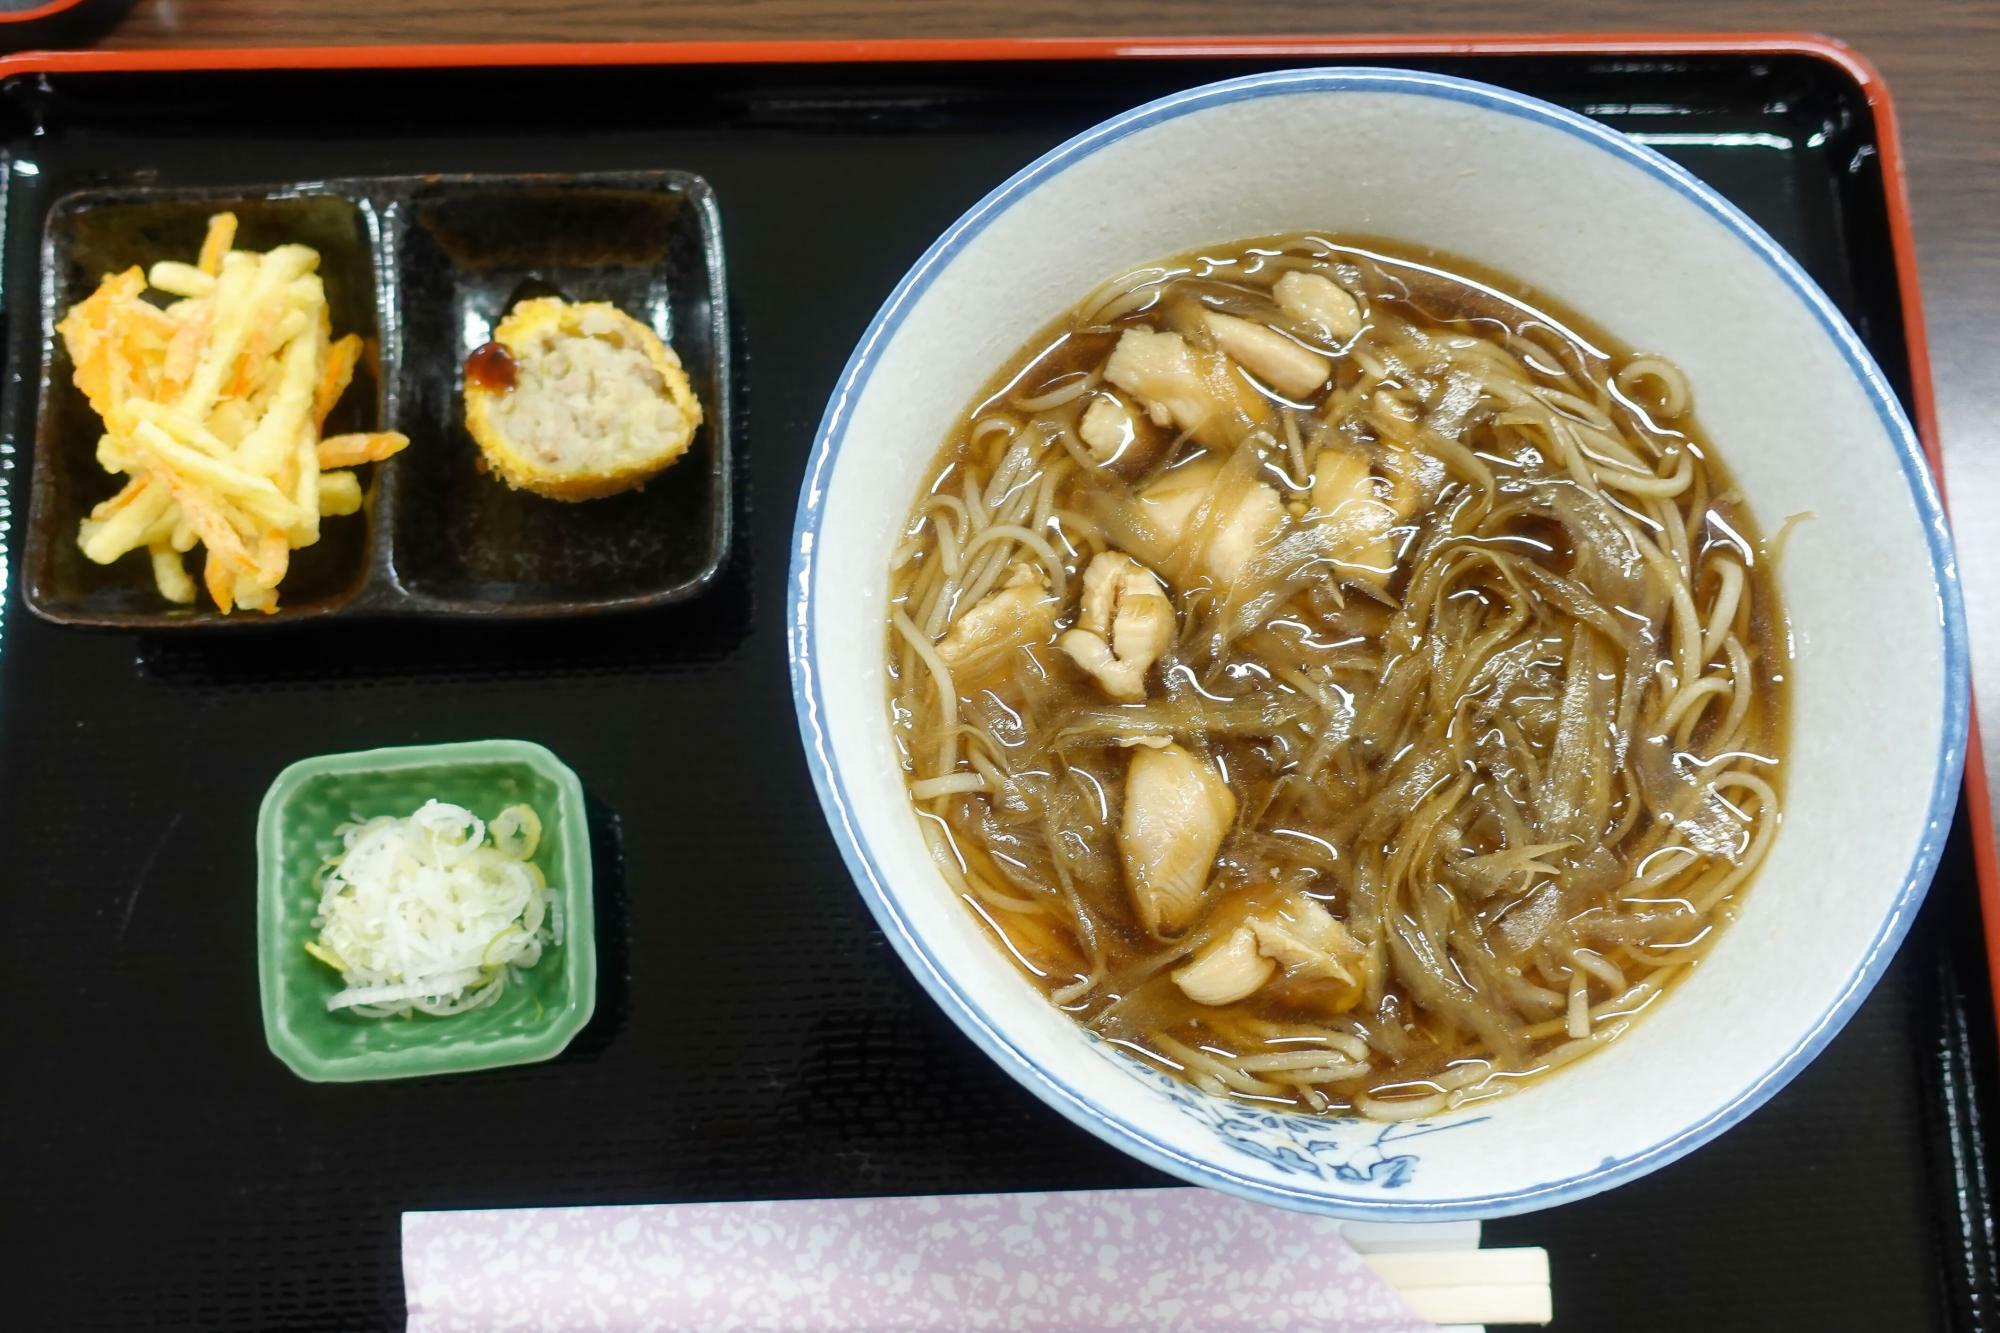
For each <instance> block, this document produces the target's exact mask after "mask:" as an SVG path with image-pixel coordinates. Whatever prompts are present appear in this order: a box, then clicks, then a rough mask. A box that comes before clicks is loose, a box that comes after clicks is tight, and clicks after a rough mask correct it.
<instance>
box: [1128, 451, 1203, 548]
mask: <svg viewBox="0 0 2000 1333" xmlns="http://www.w3.org/2000/svg"><path fill="white" fill-rule="evenodd" d="M1221 470H1222V469H1221V466H1220V464H1218V463H1217V462H1216V461H1215V460H1214V459H1212V458H1200V459H1196V460H1195V461H1194V462H1192V463H1183V464H1182V465H1180V466H1179V467H1176V468H1174V469H1172V470H1171V471H1169V472H1165V473H1163V474H1161V476H1160V478H1159V479H1158V480H1157V481H1155V482H1154V483H1153V484H1152V485H1150V486H1148V487H1146V489H1144V490H1142V491H1140V492H1139V495H1138V500H1139V515H1140V517H1142V518H1144V519H1145V520H1146V524H1147V526H1149V527H1150V528H1152V530H1153V533H1154V537H1155V539H1156V545H1154V546H1153V547H1151V548H1150V549H1148V550H1146V551H1142V552H1140V554H1141V555H1143V556H1144V557H1145V558H1146V559H1147V560H1148V561H1149V562H1151V563H1152V564H1156V565H1163V564H1166V563H1167V561H1168V560H1169V559H1170V558H1171V557H1172V556H1173V554H1174V552H1175V551H1176V550H1177V549H1178V548H1179V546H1180V544H1181V543H1182V542H1183V541H1185V540H1186V539H1187V535H1188V527H1189V525H1190V524H1191V523H1192V522H1193V521H1194V515H1195V511H1196V510H1197V509H1199V508H1201V504H1202V501H1204V500H1206V499H1208V495H1209V492H1210V491H1212V490H1214V489H1215V478H1216V475H1217V474H1218V473H1220V472H1221Z"/></svg>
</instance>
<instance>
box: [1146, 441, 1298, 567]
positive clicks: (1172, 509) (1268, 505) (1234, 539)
mask: <svg viewBox="0 0 2000 1333" xmlns="http://www.w3.org/2000/svg"><path fill="white" fill-rule="evenodd" d="M1221 470H1222V469H1221V467H1220V465H1218V464H1217V463H1215V462H1213V461H1211V460H1208V459H1201V460H1199V461H1197V462H1193V463H1189V464H1187V465H1185V466H1183V467H1177V468H1175V469H1174V470H1173V471H1171V472H1169V473H1167V474H1166V475H1165V476H1162V477H1161V478H1160V479H1159V480H1158V481H1156V482H1154V483H1153V484H1152V485H1150V486H1148V487H1146V489H1145V490H1143V491H1141V492H1139V512H1140V514H1141V515H1142V516H1143V517H1144V518H1145V520H1146V522H1147V524H1148V526H1150V527H1151V528H1152V529H1153V533H1154V543H1153V544H1152V545H1150V546H1149V547H1148V548H1147V549H1146V550H1144V551H1142V552H1140V554H1141V555H1144V556H1145V557H1147V558H1148V559H1149V560H1151V561H1152V562H1153V563H1154V564H1157V565H1169V564H1172V563H1173V561H1174V557H1175V556H1176V555H1177V554H1178V553H1179V551H1180V549H1181V548H1182V547H1183V546H1184V545H1185V544H1186V543H1187V541H1188V540H1189V539H1190V538H1191V537H1193V536H1194V535H1195V534H1194V532H1193V524H1194V517H1195V514H1196V513H1197V512H1198V511H1199V510H1200V508H1201V506H1202V504H1203V503H1204V502H1206V501H1208V500H1210V499H1211V498H1213V497H1214V496H1215V492H1216V481H1217V479H1218V477H1219V476H1220V474H1221ZM1285 521H1286V512H1285V505H1284V502H1283V501H1282V500H1280V499H1279V498H1278V492H1277V491H1276V490H1274V489H1272V488H1271V487H1270V486H1267V485H1265V484H1264V483H1263V482H1261V481H1259V482H1253V483H1252V484H1251V485H1250V486H1249V487H1248V488H1247V489H1246V490H1244V491H1243V492H1242V494H1241V495H1240V496H1239V497H1238V499H1237V500H1236V502H1235V503H1234V504H1233V505H1232V506H1231V507H1230V508H1229V510H1228V512H1226V513H1216V514H1211V515H1210V516H1209V518H1208V521H1207V523H1206V525H1205V527H1206V531H1207V547H1206V549H1205V550H1204V551H1203V552H1202V556H1201V562H1200V566H1199V571H1200V572H1201V573H1204V574H1206V575H1207V576H1208V577H1210V578H1211V579H1213V580H1215V581H1216V582H1217V583H1219V584H1222V585H1224V586H1227V585H1229V584H1231V583H1234V582H1235V581H1236V578H1237V576H1238V575H1240V574H1241V573H1242V572H1243V568H1244V566H1245V565H1247V564H1248V563H1249V562H1250V559H1251V557H1253V556H1254V555H1256V554H1257V553H1258V552H1259V551H1261V550H1263V549H1265V548H1266V547H1267V546H1269V545H1270V543H1271V542H1272V541H1273V540H1274V539H1275V538H1276V537H1277V536H1278V534H1279V533H1280V532H1282V531H1283V530H1284V526H1285ZM1183 567H1185V566H1183Z"/></svg>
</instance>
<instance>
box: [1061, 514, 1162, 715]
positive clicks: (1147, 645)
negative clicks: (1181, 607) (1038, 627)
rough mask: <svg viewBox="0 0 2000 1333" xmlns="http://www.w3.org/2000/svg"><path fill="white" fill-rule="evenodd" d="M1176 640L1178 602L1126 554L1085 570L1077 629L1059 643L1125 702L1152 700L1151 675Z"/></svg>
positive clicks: (1105, 554) (1111, 554) (1103, 557)
mask: <svg viewBox="0 0 2000 1333" xmlns="http://www.w3.org/2000/svg"><path fill="white" fill-rule="evenodd" d="M1173 641H1174V604H1173V603H1172V602H1170V601H1168V600H1167V589H1166V586H1165V585H1164V584H1162V583H1161V582H1160V580H1159V576H1158V575H1156V574H1154V573H1153V571H1152V570H1150V569H1148V568H1146V567H1145V566H1144V565H1142V564H1140V563H1139V562H1138V561H1137V560H1134V559H1133V558H1132V557H1131V556H1129V555H1126V554H1124V553H1123V552H1121V551H1101V552H1099V553H1098V555H1097V556H1096V558H1095V559H1093V560H1092V561H1091V562H1090V567H1089V568H1088V569H1086V570H1084V572H1083V603H1082V606H1081V608H1080V609H1079V612H1078V616H1077V622H1076V628H1075V629H1072V630H1070V631H1068V632H1067V633H1065V634H1064V635H1063V636H1062V637H1061V638H1060V639H1058V640H1056V646H1057V647H1059V648H1061V649H1062V650H1063V651H1064V652H1066V653H1068V654H1069V655H1070V657H1071V658H1072V659H1073V660H1074V661H1075V662H1076V664H1077V665H1078V666H1080V667H1082V668H1083V669H1084V670H1085V671H1088V672H1089V673H1090V674H1091V675H1093V676H1095V677H1096V678H1097V683H1098V684H1099V685H1100V686H1101V687H1103V690H1104V692H1105V693H1106V694H1108V695H1110V696H1111V697H1112V698H1113V699H1116V700H1118V701H1119V702H1120V703H1138V702H1139V701H1140V700H1141V699H1144V698H1145V697H1146V672H1147V671H1148V670H1149V669H1151V667H1152V665H1153V663H1154V662H1156V661H1158V660H1159V657H1160V654H1161V653H1163V652H1165V651H1166V650H1167V645H1168V644H1170V643H1172V642H1173Z"/></svg>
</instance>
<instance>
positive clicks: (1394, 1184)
mask: <svg viewBox="0 0 2000 1333" xmlns="http://www.w3.org/2000/svg"><path fill="white" fill-rule="evenodd" d="M1092 1044H1093V1046H1095V1048H1096V1049H1097V1051H1098V1052H1099V1053H1100V1054H1101V1055H1103V1056H1104V1057H1105V1058H1106V1059H1107V1060H1110V1061H1112V1062H1113V1063H1114V1064H1116V1065H1117V1066H1118V1067H1119V1068H1120V1069H1123V1070H1125V1071H1126V1072H1127V1073H1129V1074H1132V1075H1133V1076H1135V1077H1136V1078H1138V1079H1139V1081H1140V1082H1142V1083H1145V1084H1147V1085H1148V1086H1150V1087H1152V1088H1154V1089H1155V1090H1156V1091H1158V1092H1160V1093H1162V1094H1163V1095H1165V1097H1166V1098H1167V1100H1168V1101H1170V1102H1172V1103H1173V1104H1174V1106H1175V1107H1176V1108H1178V1109H1179V1110H1180V1111H1181V1112H1182V1113H1183V1114H1185V1115H1187V1116H1189V1117H1191V1118H1192V1119H1194V1120H1197V1121H1199V1122H1200V1123H1201V1124H1202V1125H1204V1126H1206V1127H1207V1128H1208V1129H1209V1130H1211V1131H1212V1132H1213V1133H1214V1134H1215V1136H1216V1138H1218V1139H1220V1140H1221V1141H1222V1142H1224V1143H1226V1144H1228V1145H1229V1146H1230V1147H1231V1148H1234V1149H1235V1150H1236V1151H1237V1152H1240V1153H1243V1154H1245V1155H1246V1156H1249V1157H1254V1158H1256V1159H1257V1160H1258V1161H1260V1162H1263V1163H1265V1164H1266V1165H1268V1166H1270V1167H1272V1168H1274V1169H1276V1170H1278V1171H1282V1172H1284V1173H1285V1174H1286V1175H1292V1176H1309V1177H1312V1178H1313V1179H1315V1180H1335V1181H1340V1182H1342V1183H1344V1184H1349V1185H1372V1186H1375V1187H1376V1188H1378V1189H1385V1190H1393V1189H1400V1188H1401V1187H1402V1186H1404V1185H1407V1184H1409V1183H1410V1181H1411V1179H1412V1178H1414V1176H1415V1175H1416V1172H1417V1168H1418V1166H1419V1165H1420V1161H1421V1159H1420V1158H1419V1157H1418V1155H1417V1154H1416V1153H1414V1152H1411V1151H1409V1150H1407V1149H1406V1148H1404V1147H1403V1145H1405V1144H1407V1143H1409V1142H1410V1141H1411V1140H1412V1139H1419V1138H1423V1137H1425V1136H1426V1135H1430V1134H1442V1133H1444V1132H1445V1131H1447V1130H1453V1129H1463V1128H1465V1127H1466V1126H1467V1125H1476V1124H1478V1123H1480V1122H1481V1121H1482V1120H1485V1119H1486V1118H1487V1117H1485V1116H1469V1117H1467V1118H1465V1119H1463V1120H1452V1121H1450V1122H1448V1123H1444V1124H1440V1123H1437V1122H1435V1121H1429V1120H1411V1121H1402V1122H1395V1123H1390V1124H1384V1123H1382V1122H1380V1121H1376V1120H1361V1119H1335V1118H1331V1117H1322V1116H1310V1115H1295V1114H1293V1113H1291V1112H1285V1111H1267V1110H1264V1109H1262V1108H1260V1107H1256V1106H1252V1105H1250V1104H1249V1103H1247V1102H1238V1101H1232V1100H1230V1099H1229V1098H1227V1097H1217V1096H1215V1095H1214V1094H1212V1093H1207V1092H1203V1091H1202V1090H1201V1089H1199V1088H1197V1087H1195V1086H1193V1085H1192V1084H1188V1083H1183V1082H1182V1081H1181V1080H1179V1079H1177V1078H1174V1077H1172V1076H1171V1075H1169V1074H1166V1073H1164V1072H1162V1071H1161V1070H1158V1069H1155V1068H1153V1067H1152V1066H1151V1065H1149V1064H1147V1063H1145V1062H1144V1061H1143V1060H1139V1059H1137V1058H1135V1057H1133V1056H1131V1055H1128V1054H1126V1053H1125V1052H1123V1051H1119V1050H1116V1049H1113V1048H1112V1047H1111V1045H1110V1044H1109V1043H1107V1042H1104V1041H1102V1040H1096V1041H1093V1043H1092Z"/></svg>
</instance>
